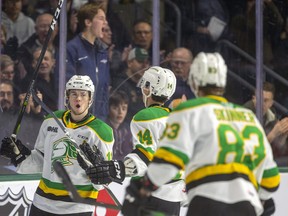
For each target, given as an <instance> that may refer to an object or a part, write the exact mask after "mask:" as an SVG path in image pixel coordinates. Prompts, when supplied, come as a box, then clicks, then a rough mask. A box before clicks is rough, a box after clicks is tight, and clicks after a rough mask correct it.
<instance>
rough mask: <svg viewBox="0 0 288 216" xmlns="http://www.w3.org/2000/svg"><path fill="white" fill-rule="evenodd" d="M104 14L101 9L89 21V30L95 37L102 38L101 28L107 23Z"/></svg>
mask: <svg viewBox="0 0 288 216" xmlns="http://www.w3.org/2000/svg"><path fill="white" fill-rule="evenodd" d="M107 24H108V23H107V21H106V15H105V13H104V11H103V10H102V9H99V10H98V13H97V14H96V15H95V16H94V18H93V20H92V22H91V32H92V34H93V35H95V36H96V38H103V28H104V27H105V26H106V25H107Z"/></svg>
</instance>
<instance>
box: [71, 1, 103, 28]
mask: <svg viewBox="0 0 288 216" xmlns="http://www.w3.org/2000/svg"><path fill="white" fill-rule="evenodd" d="M99 9H102V10H103V11H104V12H105V13H106V10H105V7H104V4H103V3H94V2H93V3H86V4H84V5H82V6H81V8H80V9H79V11H78V15H77V18H78V26H79V30H80V31H83V30H84V29H85V28H86V25H85V20H86V19H88V20H92V19H93V18H94V16H95V15H96V14H98V11H99Z"/></svg>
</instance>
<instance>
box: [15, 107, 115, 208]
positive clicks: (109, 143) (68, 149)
mask: <svg viewBox="0 0 288 216" xmlns="http://www.w3.org/2000/svg"><path fill="white" fill-rule="evenodd" d="M55 115H56V116H57V117H58V119H59V120H60V121H62V123H63V124H64V126H65V127H66V128H67V131H68V132H69V134H70V135H71V138H72V139H74V140H75V141H76V143H77V144H81V143H83V141H84V140H85V141H86V142H87V143H88V144H89V145H91V147H92V146H93V145H95V146H97V148H99V149H100V151H101V152H102V153H103V155H104V157H105V160H111V157H112V147H113V143H114V138H113V131H112V128H110V127H109V126H108V125H107V124H106V123H104V122H102V121H101V120H99V119H97V118H95V117H94V116H93V115H90V116H89V117H88V118H86V119H85V120H83V121H81V122H77V123H73V122H71V121H70V111H57V112H55ZM55 160H57V161H60V162H61V163H62V164H63V166H64V167H65V169H66V171H67V172H68V174H69V175H70V178H71V180H72V182H73V184H74V185H75V186H76V188H77V191H78V193H79V194H80V196H81V197H83V198H85V199H92V200H94V201H95V199H96V198H97V196H98V190H100V189H101V188H102V186H101V185H93V184H92V183H91V181H90V180H89V179H88V177H87V175H86V174H85V171H84V170H83V169H82V168H81V167H80V166H79V164H78V162H77V152H76V149H75V147H74V146H73V145H72V144H71V141H70V140H69V139H68V138H67V137H66V135H65V134H64V132H63V131H62V130H61V128H60V127H59V125H58V124H57V123H56V121H55V120H54V119H53V118H52V117H51V116H48V117H47V118H46V119H45V120H44V122H43V123H42V125H41V128H40V131H39V135H38V137H37V140H36V143H35V147H34V150H32V153H31V155H30V156H28V157H27V158H26V160H24V161H23V162H22V163H21V164H20V165H19V166H18V167H17V172H18V173H23V174H27V173H36V172H40V173H42V177H41V179H40V183H39V186H38V188H37V191H36V193H35V196H34V200H33V204H34V205H35V206H36V207H37V208H39V209H41V210H44V211H47V212H51V213H55V214H59V213H61V214H72V213H74V214H75V213H80V212H90V211H94V209H95V207H94V206H90V205H85V204H79V203H77V204H76V203H74V202H72V201H71V199H70V197H69V194H68V191H66V189H65V187H64V185H63V184H62V183H61V180H60V179H59V178H58V176H57V174H56V173H55V172H54V170H53V166H52V163H53V161H55Z"/></svg>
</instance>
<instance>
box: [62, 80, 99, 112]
mask: <svg viewBox="0 0 288 216" xmlns="http://www.w3.org/2000/svg"><path fill="white" fill-rule="evenodd" d="M72 89H75V90H84V91H88V92H90V94H91V100H90V102H89V107H90V106H91V104H92V103H93V95H94V92H95V87H94V84H93V82H92V80H91V79H90V77H89V76H87V75H74V76H72V77H71V78H70V80H69V81H68V82H67V83H66V89H65V100H64V105H65V107H67V105H68V104H67V103H68V91H69V90H72Z"/></svg>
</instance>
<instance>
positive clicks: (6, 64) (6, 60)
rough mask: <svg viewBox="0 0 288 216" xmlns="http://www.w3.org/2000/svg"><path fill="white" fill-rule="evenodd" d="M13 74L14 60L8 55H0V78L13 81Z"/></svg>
mask: <svg viewBox="0 0 288 216" xmlns="http://www.w3.org/2000/svg"><path fill="white" fill-rule="evenodd" d="M14 75H15V70H14V62H13V60H12V59H11V58H10V57H9V56H8V55H1V70H0V80H5V79H6V80H10V81H12V82H13V80H14Z"/></svg>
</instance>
